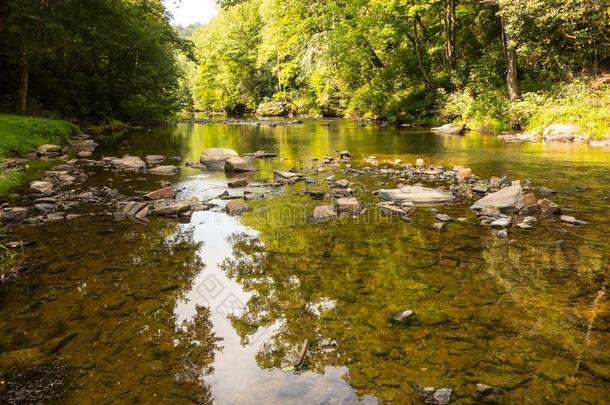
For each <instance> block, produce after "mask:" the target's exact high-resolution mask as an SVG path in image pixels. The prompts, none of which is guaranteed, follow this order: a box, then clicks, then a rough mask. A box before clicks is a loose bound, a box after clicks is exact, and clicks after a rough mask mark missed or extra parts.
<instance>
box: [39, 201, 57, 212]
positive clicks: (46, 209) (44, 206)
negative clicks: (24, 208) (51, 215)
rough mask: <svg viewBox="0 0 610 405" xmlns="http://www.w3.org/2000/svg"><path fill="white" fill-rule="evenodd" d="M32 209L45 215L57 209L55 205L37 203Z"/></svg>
mask: <svg viewBox="0 0 610 405" xmlns="http://www.w3.org/2000/svg"><path fill="white" fill-rule="evenodd" d="M34 208H36V209H37V210H38V211H40V212H42V213H47V212H53V211H55V210H56V209H57V206H56V205H55V204H49V203H39V204H34Z"/></svg>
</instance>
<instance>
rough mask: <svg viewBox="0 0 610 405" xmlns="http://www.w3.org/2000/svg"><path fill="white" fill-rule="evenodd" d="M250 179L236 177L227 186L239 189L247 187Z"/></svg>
mask: <svg viewBox="0 0 610 405" xmlns="http://www.w3.org/2000/svg"><path fill="white" fill-rule="evenodd" d="M249 181H250V179H249V178H248V177H236V178H234V179H230V180H229V181H228V182H227V185H228V186H229V187H230V188H238V187H246V186H247V185H248V182H249Z"/></svg>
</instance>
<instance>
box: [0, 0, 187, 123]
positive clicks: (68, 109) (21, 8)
mask: <svg viewBox="0 0 610 405" xmlns="http://www.w3.org/2000/svg"><path fill="white" fill-rule="evenodd" d="M179 52H184V53H187V54H188V53H189V52H190V46H189V43H188V41H185V40H183V39H181V38H180V37H179V36H178V33H177V32H176V30H175V29H174V28H173V27H172V26H171V25H170V23H169V18H168V15H167V12H166V10H165V8H164V6H163V3H162V1H161V0H128V1H126V0H53V1H47V0H44V1H42V0H0V71H1V72H2V74H1V75H0V108H1V109H3V110H5V111H14V110H15V109H16V110H17V111H18V112H19V113H26V112H28V113H49V112H50V113H54V114H59V115H62V116H69V117H77V118H81V119H87V120H104V119H108V118H118V119H122V120H149V119H156V118H162V117H165V116H167V115H169V114H171V113H173V112H175V111H177V110H178V109H180V108H181V107H183V106H184V105H185V102H187V101H188V99H186V98H185V92H184V91H183V89H182V88H181V87H180V80H179V79H180V77H181V70H180V67H179V65H178V63H177V58H178V54H179Z"/></svg>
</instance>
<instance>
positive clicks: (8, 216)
mask: <svg viewBox="0 0 610 405" xmlns="http://www.w3.org/2000/svg"><path fill="white" fill-rule="evenodd" d="M27 216H28V209H27V208H26V207H8V208H5V209H4V210H3V211H2V212H1V213H0V217H1V218H2V219H3V220H5V221H7V222H19V221H23V220H24V219H25V218H27Z"/></svg>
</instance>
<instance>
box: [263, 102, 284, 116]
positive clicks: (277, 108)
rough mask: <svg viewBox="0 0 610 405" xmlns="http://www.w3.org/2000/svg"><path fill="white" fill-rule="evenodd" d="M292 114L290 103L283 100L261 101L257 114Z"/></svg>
mask: <svg viewBox="0 0 610 405" xmlns="http://www.w3.org/2000/svg"><path fill="white" fill-rule="evenodd" d="M289 114H290V111H289V109H288V105H287V104H286V103H284V102H282V101H267V102H264V103H260V104H259V105H258V109H257V110H256V115H258V116H261V117H286V116H288V115H289Z"/></svg>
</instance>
